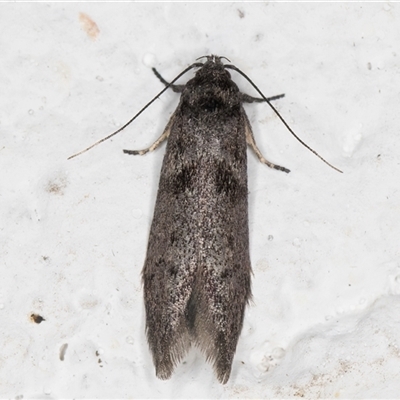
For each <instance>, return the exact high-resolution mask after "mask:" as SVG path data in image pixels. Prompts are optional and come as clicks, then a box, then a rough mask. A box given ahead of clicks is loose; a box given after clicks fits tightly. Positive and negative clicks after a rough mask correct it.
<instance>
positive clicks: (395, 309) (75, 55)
mask: <svg viewBox="0 0 400 400" xmlns="http://www.w3.org/2000/svg"><path fill="white" fill-rule="evenodd" d="M0 11H1V12H0V32H1V34H0V50H1V62H0V69H1V70H0V83H1V85H0V87H1V96H0V102H1V103H0V268H1V279H0V316H1V325H0V396H1V397H10V398H14V397H17V396H19V397H18V398H22V396H23V398H46V399H47V398H48V399H50V398H53V399H56V398H61V397H63V398H71V397H80V398H94V397H97V398H128V397H129V398H166V397H172V398H178V397H186V398H254V397H264V398H266V397H269V398H271V397H276V398H283V397H285V398H288V397H300V396H303V397H305V398H331V397H335V398H349V397H359V398H361V397H363V398H366V397H368V398H382V397H392V398H393V397H396V396H398V395H399V393H400V379H399V372H400V339H399V338H400V252H399V227H400V193H399V189H398V188H399V172H400V171H399V156H398V155H399V125H400V117H399V99H400V95H399V90H400V67H399V45H400V24H399V21H400V15H399V4H392V3H390V4H389V3H332V4H330V3H247V4H246V3H220V4H212V3H198V4H189V3H187V4H185V3H172V4H168V3H154V4H146V3H114V4H111V3H109V4H107V3H98V4H91V3H84V4H79V3H73V4H57V3H52V4H45V3H39V4H32V3H23V4H18V3H17V4H15V3H7V4H1V5H0ZM207 54H217V55H224V56H226V57H228V58H230V59H231V60H232V63H233V64H235V65H236V66H238V67H239V68H241V69H242V70H243V71H244V72H245V73H247V74H248V75H249V76H250V77H251V78H252V79H253V80H254V81H255V82H256V84H257V85H258V86H259V88H260V89H261V90H262V91H263V92H264V94H265V95H266V96H271V95H275V94H279V93H285V94H286V97H285V98H284V99H281V100H279V101H277V102H275V105H276V107H277V108H278V109H279V111H280V112H281V114H282V116H283V117H284V118H285V119H286V120H287V122H288V123H289V124H290V126H291V127H292V128H293V129H294V131H295V132H296V133H297V134H299V135H300V136H301V138H302V139H303V140H305V141H306V142H307V143H308V144H309V145H310V146H311V147H313V148H314V149H316V150H317V151H318V152H319V153H320V154H321V155H322V156H323V157H325V158H326V159H328V160H329V161H330V162H331V163H333V164H334V165H336V166H337V167H339V168H341V169H343V171H344V173H343V174H339V173H338V172H336V171H334V170H333V169H331V168H329V167H328V166H326V165H325V164H323V163H322V162H321V161H320V160H319V159H318V158H317V157H315V156H314V155H313V154H312V153H310V152H309V151H308V150H306V149H305V148H304V147H302V146H301V145H300V144H299V143H298V142H297V141H296V140H295V139H294V138H293V137H292V136H291V135H290V133H289V132H288V131H287V130H286V129H285V127H284V126H283V125H282V124H281V123H280V121H279V120H278V118H277V117H276V116H275V115H274V114H273V112H272V111H271V110H270V109H269V108H268V106H267V105H265V104H264V105H263V104H253V105H247V106H246V109H247V110H248V114H249V118H250V120H251V122H252V126H253V130H254V134H255V137H256V140H257V143H258V146H259V148H260V149H261V150H262V152H263V153H264V155H265V157H266V158H268V159H269V160H271V161H273V162H276V163H278V164H281V165H284V166H285V167H287V168H289V169H291V171H292V172H291V173H290V174H288V175H286V174H284V173H282V172H279V171H274V170H271V169H269V168H268V167H266V166H265V165H262V164H260V163H259V162H258V160H257V159H256V157H254V155H253V154H251V152H249V162H248V172H249V214H250V241H251V256H252V264H253V271H254V276H253V295H254V296H253V297H254V301H253V304H252V305H250V306H249V307H248V309H247V313H246V318H245V322H244V328H243V332H242V335H241V337H240V340H239V345H238V348H237V353H236V356H235V359H234V363H233V370H232V375H231V379H230V381H229V382H228V384H227V385H225V386H222V385H220V384H219V383H218V381H217V380H216V378H215V376H214V374H213V371H212V368H211V366H210V365H208V364H207V363H206V362H205V360H204V357H203V356H202V354H200V353H199V352H198V351H196V350H194V351H193V352H191V353H190V354H189V356H188V357H187V359H186V361H185V362H184V363H182V364H181V365H180V366H179V367H178V368H177V369H176V371H175V373H174V375H173V377H172V378H171V379H170V380H169V381H165V382H163V381H160V380H158V379H157V378H156V377H155V375H154V368H153V364H152V360H151V356H150V353H149V350H148V347H147V343H146V338H145V335H144V307H143V298H142V288H141V277H140V271H141V268H142V265H143V262H144V258H145V253H146V247H147V238H148V232H149V227H150V223H151V218H152V213H153V207H154V202H155V197H156V193H157V183H158V178H159V171H160V166H161V162H162V157H163V152H164V149H165V147H164V146H163V147H162V148H160V149H159V150H158V151H155V152H154V153H151V154H148V155H146V156H144V157H139V156H137V157H133V156H127V155H125V154H123V153H122V149H124V148H128V149H140V148H144V147H147V146H148V145H149V144H151V143H152V142H153V141H154V140H155V139H156V138H157V137H158V136H159V135H160V134H161V132H162V130H163V128H164V126H165V124H166V123H167V121H168V118H169V115H170V114H171V112H172V111H173V110H174V108H175V107H176V105H177V103H178V95H177V94H175V93H173V92H172V91H171V92H170V91H169V92H167V93H165V94H164V95H163V96H162V97H161V99H160V100H158V101H156V102H155V103H154V104H153V105H152V106H151V108H149V109H148V110H146V112H145V113H143V114H142V115H141V116H140V118H139V119H138V120H136V121H135V122H134V124H132V125H131V126H130V127H129V128H127V129H126V130H125V131H124V132H122V133H120V134H119V135H118V136H116V137H114V138H113V139H112V140H110V141H108V142H105V143H102V144H101V145H99V146H98V147H96V148H94V149H92V150H91V151H90V152H88V153H85V154H83V155H81V156H80V157H78V158H75V159H73V160H70V161H67V157H68V156H70V155H72V154H74V153H75V152H77V151H79V150H82V149H83V148H85V147H87V146H88V145H90V144H92V143H93V142H95V141H96V140H98V139H101V138H102V137H104V136H106V135H107V134H109V133H111V132H113V131H114V130H116V129H117V128H118V127H120V126H122V125H123V124H124V123H125V122H126V121H127V120H129V119H130V118H131V117H132V116H133V115H134V114H135V113H136V112H137V111H138V110H139V109H140V108H141V107H142V106H143V105H145V104H146V103H147V102H148V101H149V100H150V99H151V98H153V97H154V96H155V95H156V94H157V93H158V92H159V91H160V90H161V89H162V88H163V86H162V84H161V83H160V82H159V81H158V80H157V79H156V78H155V77H154V75H153V73H152V71H151V68H150V67H151V66H153V65H154V66H156V67H157V68H158V69H159V71H160V72H162V74H163V76H164V77H165V78H166V79H169V80H171V79H173V78H174V77H175V76H176V75H177V74H178V73H179V72H181V71H182V70H183V69H184V68H185V67H186V66H187V65H189V64H191V63H192V62H194V60H195V59H196V58H197V57H199V56H203V55H207ZM190 76H192V73H189V74H188V75H187V76H186V77H184V78H183V79H182V80H181V81H182V82H186V81H187V80H188V79H190ZM232 76H233V78H234V79H235V81H236V82H237V83H238V85H239V86H240V88H241V89H242V90H243V91H245V92H246V93H249V94H253V95H255V91H254V90H253V89H252V88H251V87H250V85H249V84H248V83H247V82H245V81H244V80H243V79H242V78H240V77H239V76H238V74H236V73H234V72H232ZM32 313H37V314H39V315H41V316H43V317H44V318H45V321H43V322H42V323H41V324H36V323H34V322H32V321H31V319H30V315H31V314H32ZM66 344H67V345H68V346H67V347H66V346H65V345H66ZM61 348H64V350H65V348H66V350H65V355H64V360H60V349H61Z"/></svg>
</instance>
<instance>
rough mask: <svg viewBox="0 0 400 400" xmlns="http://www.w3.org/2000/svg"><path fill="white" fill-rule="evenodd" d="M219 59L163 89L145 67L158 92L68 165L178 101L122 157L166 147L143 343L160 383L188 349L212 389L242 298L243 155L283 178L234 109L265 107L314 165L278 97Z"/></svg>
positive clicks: (222, 369)
mask: <svg viewBox="0 0 400 400" xmlns="http://www.w3.org/2000/svg"><path fill="white" fill-rule="evenodd" d="M201 58H203V57H201ZM223 58H224V57H218V56H213V55H211V56H206V57H205V59H206V61H205V62H204V63H202V62H196V63H194V64H192V65H191V66H189V67H188V68H186V69H185V70H184V71H183V72H182V73H181V74H179V75H178V76H177V77H176V78H175V79H174V80H173V81H172V82H171V83H168V82H167V81H165V80H164V78H162V76H161V75H160V74H159V73H158V72H157V71H156V70H155V69H154V68H153V71H154V73H155V74H156V76H157V77H158V78H159V79H160V80H161V82H162V83H164V84H165V86H166V87H165V88H164V90H163V91H161V92H160V93H159V94H158V95H157V96H156V97H155V98H154V99H153V100H152V101H151V102H149V103H148V104H147V105H146V106H145V107H143V109H142V110H141V111H139V113H138V114H136V115H135V116H134V117H133V118H132V119H131V120H130V121H129V122H128V123H126V124H125V125H124V126H123V127H122V128H120V129H118V130H117V131H116V132H114V133H112V134H111V135H109V136H107V137H106V138H104V139H102V140H100V141H99V142H96V143H95V144H94V145H92V146H90V147H88V148H87V149H85V150H83V151H82V152H80V153H77V154H75V155H74V156H71V157H70V158H72V157H75V156H76V155H79V154H81V153H83V152H85V151H87V150H89V149H90V148H92V147H93V146H95V145H97V144H99V143H100V142H102V141H104V140H107V139H109V138H110V137H112V136H114V135H116V134H117V133H118V132H120V131H121V130H122V129H124V128H125V127H126V126H127V125H129V124H130V123H131V122H132V121H133V120H134V119H135V118H136V117H137V116H138V115H139V114H141V113H142V112H143V111H144V110H145V109H146V108H147V107H148V106H149V105H150V104H151V103H152V102H153V101H154V100H155V99H156V98H157V97H158V96H159V95H161V94H162V93H163V92H164V91H165V90H167V89H168V88H172V89H173V90H174V91H175V92H178V93H181V98H180V102H179V105H178V107H177V108H176V110H175V112H174V113H173V114H172V116H171V118H170V120H169V122H168V124H167V126H166V128H165V130H164V132H163V134H162V135H161V136H160V137H159V139H157V140H156V141H155V142H154V144H153V145H151V146H150V147H149V148H147V149H144V150H139V151H138V150H124V153H126V154H133V155H136V154H140V155H142V154H145V153H147V152H149V151H152V150H155V149H156V148H157V147H158V146H159V145H160V144H161V143H162V142H163V141H164V140H166V139H168V142H167V147H166V152H165V156H164V161H163V164H162V168H161V174H160V182H159V186H158V194H157V200H156V204H155V209H154V216H153V222H152V224H151V229H150V236H149V242H148V248H147V255H146V260H145V263H144V268H143V271H142V278H143V286H144V302H145V309H146V333H147V339H148V343H149V346H150V350H151V353H152V355H153V361H154V365H155V368H156V375H157V377H159V378H161V379H168V378H170V377H171V374H172V372H173V370H174V368H175V367H176V365H177V364H178V363H179V362H180V361H181V360H182V359H183V357H184V356H185V355H186V353H187V352H188V350H189V349H190V347H191V346H192V345H195V346H197V347H199V348H200V350H201V351H202V352H203V353H204V354H205V356H206V358H207V360H208V361H209V362H211V363H212V365H213V367H214V370H215V372H216V375H217V377H218V380H219V381H220V382H221V383H226V382H227V381H228V380H229V376H230V373H231V368H232V361H233V357H234V355H235V351H236V346H237V343H238V338H239V335H240V332H241V330H242V325H243V318H244V313H245V308H246V305H247V303H248V302H249V299H250V298H251V264H250V254H249V227H248V204H247V193H248V189H247V154H246V149H247V146H249V147H250V148H251V149H252V150H253V151H254V153H255V154H256V155H257V157H258V158H259V160H260V161H261V162H262V163H264V164H266V165H268V166H269V167H271V168H274V169H277V170H280V171H283V172H287V173H288V172H289V170H288V169H286V168H284V167H281V166H279V165H276V164H273V163H272V162H270V161H267V160H266V159H265V158H264V157H263V156H262V154H261V152H260V151H259V149H258V148H257V146H256V143H255V140H254V136H253V133H252V129H251V126H250V122H249V119H248V117H247V115H246V113H245V110H244V108H243V103H253V102H267V103H268V104H269V105H270V106H271V107H272V109H273V110H274V111H275V113H276V114H277V115H278V117H279V118H280V119H281V120H282V122H283V123H284V124H285V126H286V127H287V128H288V129H289V131H290V132H291V133H292V134H293V135H294V136H295V137H296V139H298V140H299V141H300V142H301V143H302V144H303V145H305V146H306V147H307V148H308V149H309V150H311V151H312V152H313V153H314V154H316V155H317V156H318V157H320V158H321V159H322V157H321V156H319V155H318V154H317V153H316V152H315V151H314V150H312V149H311V148H310V147H309V146H307V145H306V144H305V143H304V142H302V141H301V139H299V138H298V137H297V136H296V135H295V134H294V132H293V131H292V130H291V129H290V127H289V126H288V125H287V123H286V122H285V121H284V120H283V118H282V117H281V116H280V115H279V113H278V112H277V111H276V109H275V108H274V107H273V106H272V104H271V101H272V100H276V99H278V98H281V97H283V95H279V96H274V97H270V98H266V97H265V96H264V95H263V94H262V93H261V91H260V90H259V89H258V88H257V87H256V86H255V85H254V83H253V82H252V81H251V80H250V79H249V78H248V77H247V76H246V75H245V74H244V73H243V72H241V71H240V70H239V69H238V68H237V67H235V66H234V65H230V64H223V62H222V59H223ZM228 61H229V60H228ZM192 68H196V69H197V72H196V73H195V76H194V77H193V78H192V79H190V80H189V81H188V82H187V83H186V84H185V85H175V84H174V82H175V81H176V80H177V79H178V78H179V77H180V76H182V75H183V74H184V73H186V72H187V71H188V70H190V69H192ZM228 69H231V70H235V71H237V72H238V73H240V74H242V75H243V76H244V77H245V78H246V79H248V80H249V82H250V83H251V84H252V85H253V86H254V88H255V89H256V90H257V92H258V93H259V94H260V95H261V98H255V97H252V96H249V95H247V94H244V93H241V92H240V90H239V88H238V86H237V85H236V84H235V82H234V81H233V80H232V79H231V75H230V73H229V71H228ZM322 160H323V161H324V162H326V161H325V160H324V159H322ZM326 163H327V162H326ZM327 164H328V165H330V166H331V167H332V168H334V169H336V170H338V169H337V168H335V167H333V166H332V165H331V164H329V163H327ZM338 171H339V172H341V171H340V170H338Z"/></svg>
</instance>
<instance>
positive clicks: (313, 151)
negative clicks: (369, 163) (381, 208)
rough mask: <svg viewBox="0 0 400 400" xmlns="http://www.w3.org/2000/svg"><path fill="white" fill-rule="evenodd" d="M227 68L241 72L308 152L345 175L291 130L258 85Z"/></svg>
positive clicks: (231, 66) (231, 67) (236, 68)
mask: <svg viewBox="0 0 400 400" xmlns="http://www.w3.org/2000/svg"><path fill="white" fill-rule="evenodd" d="M224 67H225V68H228V69H233V70H235V71H236V72H239V74H240V75H242V76H244V77H245V78H246V79H247V80H248V81H249V82H250V83H251V85H252V86H253V87H254V89H256V90H257V92H258V93H260V95H261V97H262V98H263V99H264V100H265V101H266V102H267V103H268V105H269V106H270V107H271V108H272V110H273V111H274V112H275V114H276V115H277V116H278V117H279V119H280V120H281V121H282V123H283V125H285V126H286V128H287V129H288V130H289V132H290V133H291V134H292V135H293V136H294V137H295V138H296V139H297V140H298V141H299V142H300V143H301V144H302V145H303V146H304V147H306V148H307V149H308V150H310V151H311V152H312V153H314V154H315V155H316V156H317V157H318V158H320V159H321V160H322V161H323V162H324V163H325V164H327V165H329V166H330V167H331V168H333V169H334V170H336V171H338V172H340V173H343V171H341V170H340V169H339V168H336V167H335V166H334V165H332V164H331V163H329V162H328V161H326V160H325V159H324V158H323V157H321V156H320V155H319V154H318V153H317V152H316V151H315V150H313V149H312V148H311V147H310V146H309V145H308V144H307V143H304V142H303V141H302V140H301V139H300V138H299V137H298V136H297V135H296V134H295V133H294V132H293V130H292V128H290V126H289V125H288V123H287V122H286V121H285V120H284V119H283V117H282V116H281V114H279V112H278V110H277V109H276V108H275V107H274V106H273V105H272V104H271V102H270V101H269V100H268V99H267V98H266V97H265V96H264V95H263V93H262V92H261V90H260V89H259V88H258V87H257V86H256V84H255V83H254V82H253V81H252V80H251V79H250V78H249V77H248V76H247V75H246V74H245V73H244V72H242V71H241V70H240V69H239V68H238V67H235V66H234V65H230V64H227V65H224Z"/></svg>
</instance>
